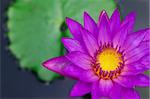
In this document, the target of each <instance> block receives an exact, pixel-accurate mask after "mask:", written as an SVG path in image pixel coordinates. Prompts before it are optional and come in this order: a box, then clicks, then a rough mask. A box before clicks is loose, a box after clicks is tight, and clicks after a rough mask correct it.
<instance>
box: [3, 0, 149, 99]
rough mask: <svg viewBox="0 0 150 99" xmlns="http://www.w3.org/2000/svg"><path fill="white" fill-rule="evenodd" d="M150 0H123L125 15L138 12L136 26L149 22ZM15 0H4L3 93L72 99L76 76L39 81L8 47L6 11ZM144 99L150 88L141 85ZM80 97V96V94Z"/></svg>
mask: <svg viewBox="0 0 150 99" xmlns="http://www.w3.org/2000/svg"><path fill="white" fill-rule="evenodd" d="M148 2H149V0H124V2H123V3H121V2H120V4H119V5H121V8H123V10H122V12H123V16H126V15H127V13H129V12H130V11H135V12H136V13H137V17H136V19H137V20H136V24H135V30H138V29H142V28H146V27H148V26H149V5H148ZM11 3H12V0H3V1H2V3H1V8H2V20H0V21H2V23H3V24H2V31H1V36H0V37H1V42H2V46H1V60H2V61H1V63H2V64H1V96H2V98H10V99H11V98H14V99H16V98H18V99H20V98H36V99H37V98H40V99H48V98H49V99H66V98H67V99H68V98H69V97H68V94H69V91H70V89H71V87H72V85H73V84H74V83H75V81H74V80H71V79H69V78H65V80H56V81H54V83H52V84H51V85H50V86H47V85H46V84H44V83H41V82H40V81H38V80H37V79H36V77H35V75H32V73H31V72H28V71H24V70H20V69H19V68H18V67H19V63H18V61H17V59H15V57H14V56H13V55H12V54H11V53H10V52H9V50H7V46H8V44H9V41H8V39H7V37H6V34H4V33H5V32H7V29H6V23H5V22H6V20H7V17H6V11H7V8H8V6H9V5H11ZM137 90H138V91H139V93H140V95H141V97H142V99H148V95H149V92H148V88H137ZM78 99H80V98H78Z"/></svg>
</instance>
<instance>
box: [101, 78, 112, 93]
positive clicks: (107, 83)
mask: <svg viewBox="0 0 150 99" xmlns="http://www.w3.org/2000/svg"><path fill="white" fill-rule="evenodd" d="M112 88H113V82H112V81H111V80H103V79H101V80H100V81H99V93H100V95H101V96H108V95H109V93H110V91H111V90H112Z"/></svg>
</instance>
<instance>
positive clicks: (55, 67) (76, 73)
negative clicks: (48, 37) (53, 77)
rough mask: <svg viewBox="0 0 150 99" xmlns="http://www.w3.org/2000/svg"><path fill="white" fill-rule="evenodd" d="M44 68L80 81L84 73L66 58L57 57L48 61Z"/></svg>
mask: <svg viewBox="0 0 150 99" xmlns="http://www.w3.org/2000/svg"><path fill="white" fill-rule="evenodd" d="M43 66H44V67H46V68H47V69H49V70H51V71H54V72H57V73H58V74H61V75H63V76H67V77H70V78H73V79H79V77H80V75H81V74H82V73H83V71H84V70H83V69H81V68H79V67H77V66H75V65H74V64H72V63H71V62H70V61H69V60H68V59H67V58H66V57H64V56H61V57H56V58H53V59H50V60H47V61H45V62H44V63H43Z"/></svg>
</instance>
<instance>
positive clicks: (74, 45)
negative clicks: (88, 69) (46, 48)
mask: <svg viewBox="0 0 150 99" xmlns="http://www.w3.org/2000/svg"><path fill="white" fill-rule="evenodd" d="M62 42H63V44H64V46H65V47H66V48H67V50H68V51H69V52H72V51H80V52H84V51H83V49H82V46H81V45H80V43H79V42H78V41H77V40H74V39H72V38H62Z"/></svg>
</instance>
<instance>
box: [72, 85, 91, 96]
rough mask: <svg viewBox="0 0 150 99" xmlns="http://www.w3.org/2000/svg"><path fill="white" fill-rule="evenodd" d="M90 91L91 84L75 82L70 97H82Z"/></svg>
mask: <svg viewBox="0 0 150 99" xmlns="http://www.w3.org/2000/svg"><path fill="white" fill-rule="evenodd" d="M90 91H91V84H88V83H83V82H77V83H76V84H75V85H74V87H73V89H72V91H71V93H70V95H71V96H82V95H85V94H87V93H89V92H90Z"/></svg>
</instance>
